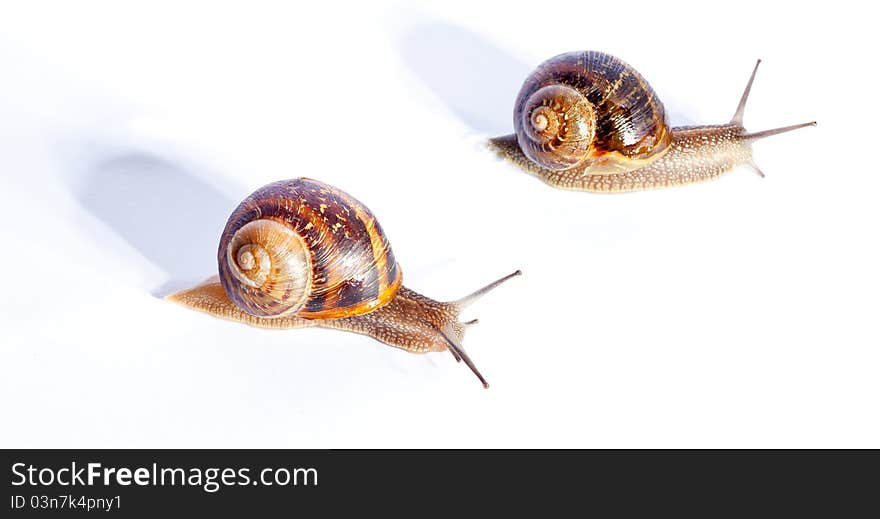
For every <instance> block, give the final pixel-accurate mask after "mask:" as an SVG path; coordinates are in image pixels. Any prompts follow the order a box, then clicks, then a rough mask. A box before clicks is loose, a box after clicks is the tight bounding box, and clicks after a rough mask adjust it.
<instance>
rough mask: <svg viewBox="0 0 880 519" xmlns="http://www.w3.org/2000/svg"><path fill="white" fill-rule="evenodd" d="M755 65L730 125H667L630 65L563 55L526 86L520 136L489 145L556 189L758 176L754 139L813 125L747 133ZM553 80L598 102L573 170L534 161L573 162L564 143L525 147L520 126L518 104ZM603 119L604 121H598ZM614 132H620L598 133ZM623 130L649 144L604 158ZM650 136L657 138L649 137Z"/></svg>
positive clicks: (599, 56)
mask: <svg viewBox="0 0 880 519" xmlns="http://www.w3.org/2000/svg"><path fill="white" fill-rule="evenodd" d="M760 63H761V62H760V60H758V64H760ZM591 67H596V69H595V70H594V69H593V68H591ZM757 70H758V65H757V64H756V65H755V69H754V71H753V72H752V76H751V78H750V79H749V82H748V84H747V86H746V89H745V92H744V93H743V96H742V98H741V100H740V104H739V106H738V107H737V110H736V113H735V115H734V117H733V119H732V120H731V121H730V123H727V124H722V125H710V126H687V127H676V128H668V127H667V126H666V124H665V118H666V116H665V111H664V109H663V106H662V104H661V103H660V101H659V99H657V97H656V95H655V94H654V92H653V90H652V89H651V87H650V86H649V85H648V83H647V82H646V81H645V80H644V79H643V78H642V77H641V76H640V75H638V73H637V72H635V70H633V69H632V68H631V67H629V65H626V64H625V63H623V62H622V61H620V60H618V59H617V58H614V57H612V56H609V55H607V54H603V53H599V52H578V53H569V54H563V55H561V56H557V57H555V58H552V59H550V60H548V61H547V62H545V63H544V64H542V65H541V66H539V67H538V69H537V70H536V72H535V73H534V74H532V75H531V76H530V77H529V78H528V79H527V80H526V82H525V84H524V85H523V88H522V90H521V92H520V96H519V98H520V99H518V100H517V106H516V108H515V111H514V126H515V127H516V129H517V134H513V135H505V136H502V137H496V138H494V139H491V140H490V141H489V147H490V148H491V149H492V150H494V151H495V152H496V153H497V154H498V155H499V156H500V157H501V158H503V159H505V160H507V161H510V162H512V163H513V164H515V165H516V166H518V167H520V168H521V169H523V170H525V171H526V172H528V173H530V174H532V175H534V176H536V177H538V178H540V179H541V180H543V181H544V182H546V183H547V184H549V185H551V186H553V187H557V188H561V189H570V190H579V191H593V192H623V191H639V190H647V189H658V188H663V187H672V186H682V185H687V184H693V183H697V182H703V181H706V180H710V179H713V178H717V177H719V176H721V175H723V174H725V173H727V172H729V171H731V170H733V169H735V168H737V167H738V166H742V165H746V166H750V167H751V168H753V169H754V170H755V171H756V172H757V173H758V174H759V175H761V176H763V173H761V171H760V169H759V168H758V167H757V165H756V164H755V163H754V161H753V159H752V143H753V142H754V141H756V140H758V139H761V138H763V137H768V136H770V135H776V134H779V133H783V132H787V131H791V130H794V129H797V128H802V127H805V126H815V124H816V123H815V122H809V123H803V124H797V125H793V126H788V127H783V128H776V129H773V130H766V131H762V132H757V133H749V132H747V131H746V129H745V128H744V127H743V123H742V120H743V112H744V110H745V104H746V101H747V99H748V95H749V92H750V90H751V86H752V82H753V81H754V79H755V73H756V72H757ZM597 78H598V79H597ZM615 78H617V79H615ZM554 81H561V82H562V83H563V84H565V85H566V86H571V85H575V86H576V87H577V88H581V87H582V86H583V84H586V85H588V86H589V88H587V90H586V91H587V92H588V93H587V94H584V97H586V98H590V99H592V100H593V101H594V102H595V103H596V106H595V108H596V110H597V115H596V117H597V120H598V121H599V122H597V124H596V130H595V132H596V136H595V137H594V139H595V144H594V146H593V147H592V148H591V149H590V151H589V153H587V155H586V157H585V158H584V159H583V160H581V161H579V162H577V163H575V164H574V165H572V166H570V167H565V166H559V167H556V165H555V164H553V166H554V167H545V165H542V164H541V163H538V162H536V161H535V160H533V159H534V158H535V156H536V154H543V155H546V156H545V157H541V162H543V163H545V164H546V163H547V162H548V161H550V162H552V161H557V162H558V163H560V164H563V165H564V164H567V163H569V162H572V160H571V157H569V156H568V153H567V152H568V149H569V148H565V147H561V148H559V150H560V151H557V146H556V145H554V146H548V145H546V144H545V145H543V148H542V149H540V150H538V152H535V151H533V150H530V149H528V148H524V147H523V144H524V143H525V144H527V145H528V146H532V147H534V145H533V144H530V143H529V142H528V140H527V137H528V134H527V133H524V132H523V131H522V130H521V127H522V125H523V124H528V122H529V118H528V116H527V115H526V116H525V117H524V116H523V108H522V107H523V106H525V107H526V108H528V107H529V106H532V105H534V104H535V103H534V102H533V101H528V100H527V99H526V100H523V99H522V98H523V97H526V98H527V96H529V95H533V94H534V93H535V92H538V93H540V92H542V91H541V88H545V89H546V88H547V85H549V84H551V83H552V82H554ZM529 103H531V104H529ZM627 114H637V115H633V116H630V115H627ZM603 118H604V119H607V120H608V121H609V122H605V123H603V122H602V120H603ZM541 122H542V123H543V119H541ZM603 128H605V130H603ZM612 130H613V131H614V132H618V133H616V134H614V135H608V134H607V133H606V134H603V133H602V132H603V131H606V132H610V131H612ZM621 132H622V133H623V134H628V135H634V136H635V137H633V139H632V140H634V141H635V142H638V143H642V144H644V143H648V145H647V146H643V147H642V148H641V149H639V147H638V146H630V147H624V148H620V147H617V148H619V149H618V150H617V151H614V152H612V153H611V159H610V160H609V153H608V151H609V150H610V149H613V148H615V146H612V145H609V143H613V142H619V141H620V139H619V138H618V136H617V135H618V134H620V133H621ZM652 133H653V135H655V136H656V139H654V140H653V141H652V140H651V135H652ZM560 154H562V155H563V157H562V158H561V159H556V158H555V156H556V155H560Z"/></svg>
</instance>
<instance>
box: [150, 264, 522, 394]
mask: <svg viewBox="0 0 880 519" xmlns="http://www.w3.org/2000/svg"><path fill="white" fill-rule="evenodd" d="M520 274H521V272H520V271H519V270H517V271H516V272H514V273H512V274H508V275H507V276H504V277H503V278H501V279H499V280H497V281H494V282H492V283H490V284H489V285H486V286H485V287H483V288H481V289H479V290H477V291H476V292H473V293H472V294H470V295H467V296H465V297H463V298H461V299H458V300H455V301H449V302H440V301H434V300H433V299H431V298H429V297H425V296H423V295H421V294H418V293H417V292H415V291H413V290H410V289H408V288H406V287H403V286H402V287H400V289H399V290H398V291H397V294H396V295H395V296H394V297H393V298H392V299H391V301H389V302H388V303H387V304H385V305H383V306H381V307H379V308H376V309H375V310H373V311H371V312H368V313H365V314H360V315H355V316H351V317H341V318H337V319H304V318H302V317H297V316H296V315H283V316H277V317H264V316H257V315H253V314H251V313H248V312H246V311H244V310H242V309H241V308H240V307H239V306H236V305H235V304H234V303H233V302H232V301H230V300H229V298H228V297H227V295H226V291H225V290H224V288H223V285H222V284H221V283H220V279H219V277H218V276H214V277H213V278H211V279H208V280H207V281H205V282H204V283H202V284H200V285H197V286H195V287H193V288H189V289H186V290H181V291H180V292H177V293H174V294H171V295H169V296H167V297H166V299H167V300H169V301H171V302H174V303H177V304H180V305H182V306H185V307H187V308H190V309H192V310H197V311H199V312H204V313H207V314H210V315H212V316H214V317H218V318H220V319H226V320H229V321H234V322H238V323H243V324H247V325H250V326H255V327H258V328H271V329H285V330H286V329H294V328H331V329H334V330H342V331H347V332H352V333H358V334H361V335H367V336H369V337H372V338H374V339H376V340H377V341H379V342H381V343H384V344H387V345H388V346H393V347H395V348H400V349H402V350H405V351H408V352H410V353H429V352H438V351H449V352H451V353H452V355H453V356H454V357H455V360H457V361H459V362H460V361H462V360H464V362H465V363H466V364H467V365H468V367H469V368H470V369H471V371H473V372H474V374H475V375H476V376H477V378H478V379H479V380H480V382H481V383H482V384H483V387H485V388H488V387H489V384H488V383H487V382H486V379H485V378H484V377H483V375H481V374H480V372H479V370H477V368H476V366H474V363H473V361H471V359H470V358H469V357H468V355H467V353H466V352H465V351H464V348H463V346H462V345H461V343H462V340H463V339H464V332H465V329H466V328H467V327H468V326H469V325H472V324H475V323H476V322H477V320H476V319H474V320H472V321H468V322H464V323H463V322H461V321H459V317H458V316H459V313H460V312H461V311H462V310H463V309H465V308H467V307H468V306H469V305H470V304H471V303H473V302H475V301H476V300H478V299H479V298H481V297H482V296H484V295H485V294H486V293H488V292H489V291H491V290H492V289H494V288H495V287H497V286H498V285H500V284H502V283H504V282H505V281H507V280H508V279H511V278H513V277H515V276H519V275H520Z"/></svg>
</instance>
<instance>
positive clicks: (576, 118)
mask: <svg viewBox="0 0 880 519" xmlns="http://www.w3.org/2000/svg"><path fill="white" fill-rule="evenodd" d="M514 127H515V129H516V135H517V142H518V144H519V146H520V149H522V151H523V153H524V154H525V155H526V156H527V157H528V158H529V159H530V160H532V161H533V162H535V163H537V164H539V165H540V166H542V167H545V168H548V169H552V170H557V171H558V170H566V169H570V168H573V167H583V168H587V169H588V171H589V173H591V174H602V173H620V172H623V171H630V170H633V169H636V168H638V167H641V166H643V165H645V164H647V163H649V162H651V161H653V160H655V159H657V158H659V157H660V156H662V154H663V153H665V151H666V150H667V149H668V147H669V144H670V143H671V141H672V133H671V131H670V128H669V123H668V121H667V119H666V112H665V109H664V107H663V104H662V103H661V102H660V100H659V99H658V98H657V96H656V94H655V93H654V90H653V89H652V88H651V86H650V85H649V84H648V82H647V81H645V79H644V78H643V77H642V76H641V75H640V74H639V73H638V72H636V70H635V69H633V68H632V67H630V66H629V65H627V64H626V63H624V62H623V61H621V60H619V59H617V58H615V57H614V56H611V55H608V54H604V53H602V52H595V51H586V52H572V53H568V54H562V55H559V56H556V57H554V58H551V59H549V60H547V61H545V62H544V63H542V64H541V65H540V66H538V68H537V69H536V70H535V71H534V72H533V73H532V74H531V75H530V76H529V77H528V78H527V79H526V81H525V83H524V84H523V86H522V89H521V90H520V92H519V95H518V96H517V100H516V106H515V109H514Z"/></svg>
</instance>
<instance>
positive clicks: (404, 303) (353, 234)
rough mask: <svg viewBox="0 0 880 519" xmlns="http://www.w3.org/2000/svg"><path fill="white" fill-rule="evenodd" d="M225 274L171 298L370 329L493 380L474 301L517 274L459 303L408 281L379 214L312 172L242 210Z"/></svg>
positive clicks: (242, 315)
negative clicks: (468, 345) (469, 330)
mask: <svg viewBox="0 0 880 519" xmlns="http://www.w3.org/2000/svg"><path fill="white" fill-rule="evenodd" d="M217 262H218V266H219V275H218V276H214V277H212V278H210V279H208V280H207V281H205V282H204V283H202V284H200V285H197V286H195V287H193V288H190V289H186V290H182V291H180V292H177V293H174V294H171V295H169V296H168V297H167V299H168V300H170V301H173V302H176V303H179V304H181V305H183V306H186V307H188V308H191V309H194V310H199V311H202V312H206V313H208V314H211V315H213V316H215V317H220V318H223V319H228V320H231V321H237V322H241V323H245V324H249V325H252V326H257V327H262V328H282V329H291V328H305V327H322V328H333V329H336V330H345V331H349V332H354V333H359V334H363V335H368V336H370V337H373V338H374V339H376V340H378V341H380V342H382V343H385V344H387V345H389V346H393V347H396V348H401V349H403V350H406V351H409V352H412V353H427V352H434V351H444V350H449V351H450V352H451V353H452V355H453V356H454V357H455V359H456V360H457V361H462V360H463V361H464V362H465V364H467V366H468V367H469V368H470V369H471V371H473V372H474V374H475V375H476V376H477V378H479V379H480V382H482V383H483V386H484V387H486V388H488V387H489V385H488V383H487V382H486V379H485V378H484V377H483V375H481V374H480V372H479V370H478V369H477V368H476V366H475V365H474V363H473V361H471V359H470V357H468V355H467V353H466V352H465V350H464V348H463V347H462V339H463V337H464V332H465V328H466V327H467V326H469V325H472V324H474V323H476V322H477V320H476V319H474V320H472V321H468V322H460V321H459V318H458V315H459V312H461V311H462V310H463V309H464V308H465V307H467V306H468V305H470V304H471V303H473V302H474V301H476V300H477V299H479V298H480V297H482V296H483V295H485V294H486V293H487V292H489V291H490V290H492V289H493V288H495V287H497V286H498V285H500V284H501V283H503V282H505V281H507V280H508V279H510V278H512V277H514V276H518V275H520V271H518V270H517V271H516V272H514V273H513V274H509V275H507V276H505V277H503V278H501V279H499V280H497V281H495V282H493V283H490V284H489V285H487V286H485V287H483V288H481V289H479V290H477V291H476V292H474V293H472V294H470V295H468V296H465V297H463V298H461V299H458V300H455V301H450V302H439V301H434V300H433V299H430V298H428V297H425V296H423V295H421V294H418V293H416V292H414V291H412V290H410V289H408V288H406V287H404V286H402V284H401V280H402V272H401V269H400V266H399V265H398V264H397V261H396V260H395V259H394V253H393V252H392V251H391V245H390V244H389V243H388V240H387V239H386V237H385V234H384V232H383V231H382V228H381V227H380V226H379V223H378V222H377V221H376V219H375V217H374V216H373V214H372V213H371V212H370V210H369V209H367V208H366V206H364V205H363V204H362V203H360V202H358V201H357V200H355V199H354V198H353V197H352V196H351V195H349V194H348V193H345V192H344V191H342V190H340V189H337V188H335V187H332V186H329V185H327V184H324V183H322V182H319V181H316V180H311V179H307V178H297V179H293V180H282V181H280V182H275V183H272V184H269V185H267V186H264V187H262V188H260V189H258V190H257V191H255V192H254V193H253V194H251V195H250V196H248V197H247V198H246V199H245V200H244V201H242V202H241V204H239V206H238V207H237V208H236V209H235V211H233V213H232V215H231V216H230V217H229V220H228V222H227V223H226V227H225V229H224V230H223V234H222V236H221V239H220V246H219V248H218V251H217Z"/></svg>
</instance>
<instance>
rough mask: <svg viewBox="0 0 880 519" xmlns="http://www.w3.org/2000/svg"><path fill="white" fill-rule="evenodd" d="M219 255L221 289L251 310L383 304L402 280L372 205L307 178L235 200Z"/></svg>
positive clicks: (339, 311)
mask: <svg viewBox="0 0 880 519" xmlns="http://www.w3.org/2000/svg"><path fill="white" fill-rule="evenodd" d="M217 261H218V264H219V271H220V282H221V284H222V285H223V289H224V290H225V292H226V295H227V296H228V297H229V299H230V300H231V301H232V302H233V303H234V304H235V305H236V306H238V307H239V308H241V309H242V310H244V311H246V312H248V313H250V314H252V315H256V316H286V315H296V316H298V317H302V318H305V319H333V318H339V317H347V316H355V315H360V314H364V313H367V312H370V311H372V310H374V309H376V308H378V307H380V306H383V305H385V304H386V303H388V302H389V301H390V300H391V299H392V298H393V297H394V296H395V294H396V293H397V291H398V289H399V288H400V284H401V279H402V275H401V270H400V267H399V266H398V265H397V262H396V261H395V259H394V254H393V252H392V251H391V245H390V244H389V243H388V240H387V239H386V238H385V234H384V233H383V231H382V228H381V227H380V226H379V223H378V222H377V221H376V219H375V217H374V216H373V214H372V213H371V212H370V210H369V209H367V207H366V206H364V205H363V204H361V203H360V202H358V201H357V200H355V199H354V198H353V197H351V196H350V195H348V194H347V193H345V192H343V191H341V190H339V189H337V188H334V187H332V186H329V185H327V184H324V183H322V182H318V181H316V180H311V179H306V178H299V179H293V180H283V181H280V182H275V183H273V184H269V185H267V186H265V187H262V188H260V189H258V190H257V191H255V192H254V193H253V194H251V195H250V196H249V197H247V198H246V199H245V200H244V201H243V202H242V203H241V204H239V206H238V208H236V209H235V211H234V212H233V213H232V215H231V216H230V217H229V221H228V222H227V223H226V228H225V229H224V230H223V235H222V237H221V239H220V246H219V249H218V251H217Z"/></svg>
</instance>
